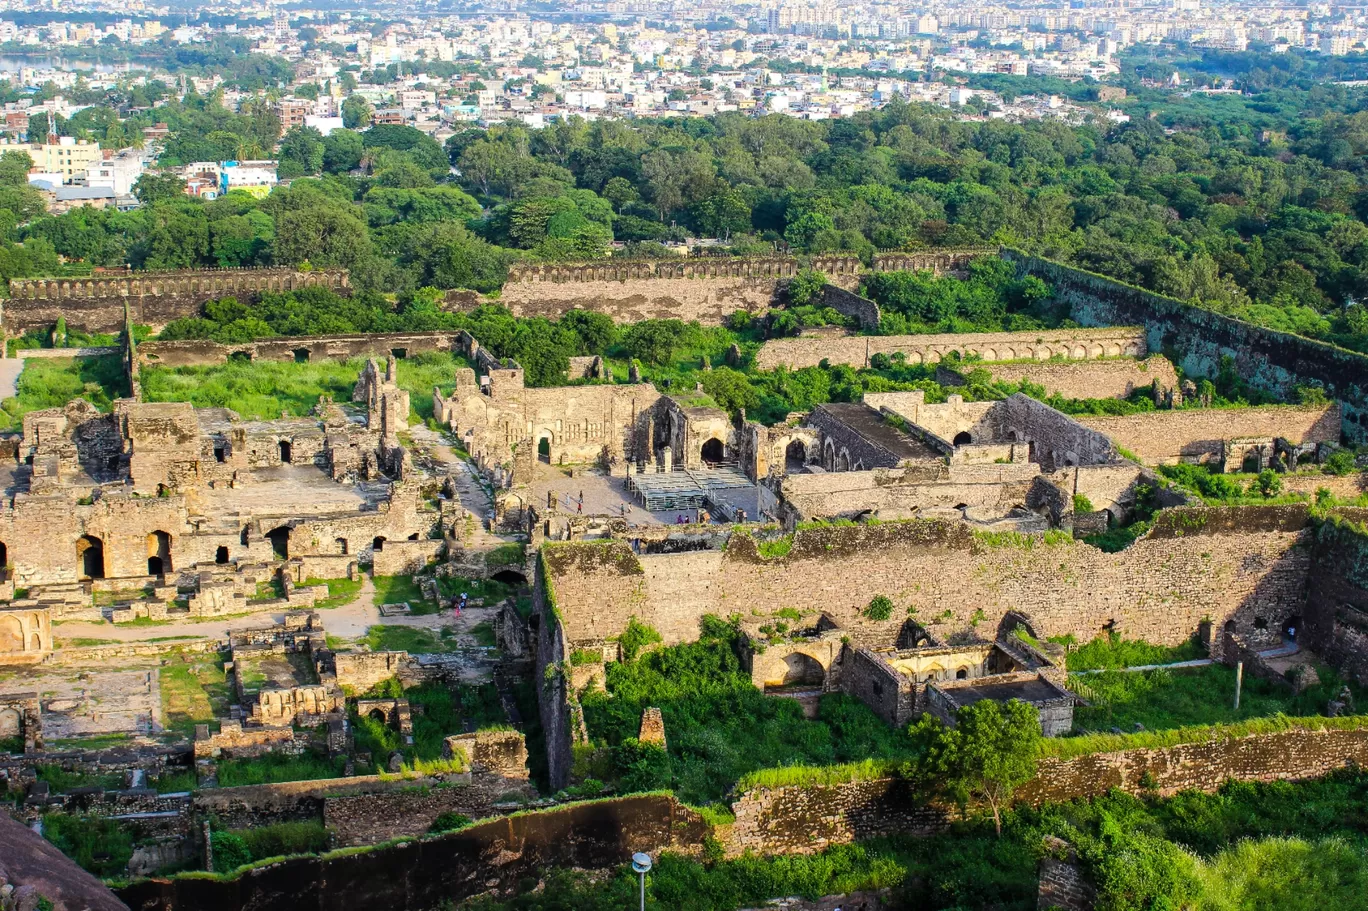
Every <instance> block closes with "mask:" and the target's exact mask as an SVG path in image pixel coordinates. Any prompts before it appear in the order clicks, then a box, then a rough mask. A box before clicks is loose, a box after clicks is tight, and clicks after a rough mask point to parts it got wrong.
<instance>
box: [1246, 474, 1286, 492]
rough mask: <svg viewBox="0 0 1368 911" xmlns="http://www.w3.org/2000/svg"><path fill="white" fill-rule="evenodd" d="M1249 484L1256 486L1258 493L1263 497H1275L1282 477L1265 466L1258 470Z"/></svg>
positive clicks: (1280, 486)
mask: <svg viewBox="0 0 1368 911" xmlns="http://www.w3.org/2000/svg"><path fill="white" fill-rule="evenodd" d="M1251 486H1252V487H1254V488H1257V489H1258V491H1259V493H1261V494H1262V495H1263V496H1265V497H1275V496H1277V495H1278V491H1280V490H1282V478H1280V477H1278V473H1277V472H1276V471H1274V470H1273V469H1271V468H1265V469H1264V470H1263V471H1261V472H1259V476H1258V477H1257V478H1255V479H1254V483H1253V485H1251Z"/></svg>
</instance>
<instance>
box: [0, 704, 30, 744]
mask: <svg viewBox="0 0 1368 911" xmlns="http://www.w3.org/2000/svg"><path fill="white" fill-rule="evenodd" d="M23 733H24V725H23V719H22V718H20V717H19V712H18V710H16V709H9V708H6V709H0V740H8V739H10V738H11V737H19V736H21V735H22V734H23Z"/></svg>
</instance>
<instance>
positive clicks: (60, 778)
mask: <svg viewBox="0 0 1368 911" xmlns="http://www.w3.org/2000/svg"><path fill="white" fill-rule="evenodd" d="M37 775H38V780H39V781H43V782H47V785H48V787H49V788H51V789H52V793H54V794H61V793H63V792H65V791H71V790H74V789H76V788H104V789H105V790H106V791H117V790H119V789H121V788H123V787H125V786H126V785H127V781H126V779H125V778H124V776H123V775H122V774H121V773H114V772H111V773H109V774H108V775H97V774H93V773H88V772H68V771H67V770H66V769H64V768H62V767H61V766H60V765H57V764H55V763H44V764H43V765H40V766H38V769H37Z"/></svg>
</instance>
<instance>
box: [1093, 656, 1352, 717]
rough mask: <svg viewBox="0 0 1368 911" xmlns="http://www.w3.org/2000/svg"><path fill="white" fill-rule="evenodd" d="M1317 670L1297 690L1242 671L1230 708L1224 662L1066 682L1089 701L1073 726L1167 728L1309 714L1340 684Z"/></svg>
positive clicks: (1231, 679) (1231, 682)
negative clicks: (1309, 683) (1315, 677)
mask: <svg viewBox="0 0 1368 911" xmlns="http://www.w3.org/2000/svg"><path fill="white" fill-rule="evenodd" d="M1320 675H1321V681H1322V682H1321V683H1320V684H1318V685H1316V686H1313V687H1310V688H1308V689H1307V690H1305V691H1304V692H1302V693H1300V694H1298V693H1294V692H1293V690H1292V688H1291V687H1290V686H1289V685H1287V684H1285V683H1279V682H1275V681H1271V680H1263V679H1260V678H1257V677H1254V676H1252V675H1250V674H1246V675H1245V678H1244V686H1243V691H1242V692H1241V695H1240V708H1239V710H1238V711H1236V709H1235V708H1234V702H1235V670H1234V668H1229V667H1226V666H1224V665H1219V664H1215V665H1209V666H1207V667H1198V668H1172V669H1169V668H1161V669H1159V670H1154V671H1134V672H1126V671H1104V672H1102V673H1100V674H1087V675H1071V676H1070V677H1069V688H1070V689H1072V690H1074V691H1075V692H1077V693H1078V694H1079V695H1081V696H1082V697H1083V698H1084V699H1087V700H1088V702H1089V703H1091V705H1088V706H1079V707H1078V708H1077V709H1075V710H1074V727H1075V728H1076V729H1078V730H1086V731H1108V730H1111V729H1112V728H1119V729H1121V730H1122V731H1131V730H1135V729H1136V725H1137V724H1138V725H1143V726H1144V727H1145V728H1147V729H1150V730H1166V729H1169V728H1179V727H1185V726H1188V725H1201V724H1228V723H1231V722H1237V721H1244V720H1248V719H1255V718H1263V717H1267V716H1271V715H1288V716H1292V717H1300V716H1313V715H1317V714H1319V713H1320V712H1321V711H1323V710H1324V708H1325V705H1326V703H1327V702H1328V701H1329V700H1331V699H1333V698H1334V697H1335V695H1336V694H1337V693H1339V691H1340V688H1341V687H1342V686H1344V684H1343V683H1342V682H1341V681H1340V680H1338V679H1336V676H1335V674H1334V672H1333V671H1332V670H1330V669H1329V668H1322V669H1321V671H1320ZM1350 690H1351V692H1353V694H1354V697H1355V700H1356V704H1363V703H1362V700H1363V699H1364V697H1365V695H1366V694H1365V691H1364V690H1362V689H1361V688H1359V687H1356V686H1351V687H1350Z"/></svg>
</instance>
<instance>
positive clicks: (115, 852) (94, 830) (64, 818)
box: [43, 813, 133, 877]
mask: <svg viewBox="0 0 1368 911" xmlns="http://www.w3.org/2000/svg"><path fill="white" fill-rule="evenodd" d="M43 836H44V837H45V838H46V839H47V840H48V841H50V842H52V843H53V844H54V845H56V846H57V848H58V849H59V850H60V851H61V852H62V853H63V854H65V855H66V856H67V857H70V858H71V859H72V860H74V861H76V863H78V864H80V865H81V866H82V867H84V868H85V869H86V870H87V871H89V872H91V873H93V874H95V875H96V876H102V877H109V876H119V875H121V874H125V873H127V872H128V861H129V859H130V858H132V856H133V836H132V835H131V834H130V832H129V830H128V829H125V828H124V827H123V826H121V825H119V824H118V823H117V822H115V821H114V820H112V819H104V818H102V817H95V816H68V815H66V814H65V813H44V814H43Z"/></svg>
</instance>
